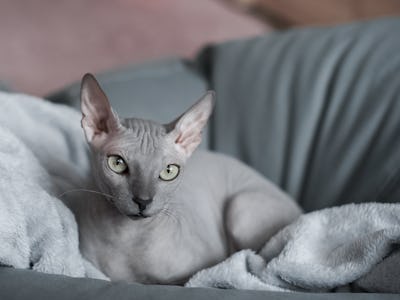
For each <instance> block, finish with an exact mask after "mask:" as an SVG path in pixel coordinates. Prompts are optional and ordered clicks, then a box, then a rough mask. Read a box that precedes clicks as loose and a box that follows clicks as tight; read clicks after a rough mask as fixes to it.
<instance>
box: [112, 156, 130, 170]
mask: <svg viewBox="0 0 400 300" xmlns="http://www.w3.org/2000/svg"><path fill="white" fill-rule="evenodd" d="M107 163H108V166H109V167H110V169H111V170H113V171H114V172H115V173H117V174H121V173H124V172H126V171H127V170H128V166H127V165H126V163H125V161H124V159H123V158H122V157H121V156H119V155H110V156H109V157H108V159H107Z"/></svg>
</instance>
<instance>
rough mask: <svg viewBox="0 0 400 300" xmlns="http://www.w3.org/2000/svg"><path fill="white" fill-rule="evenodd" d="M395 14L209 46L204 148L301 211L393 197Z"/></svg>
mask: <svg viewBox="0 0 400 300" xmlns="http://www.w3.org/2000/svg"><path fill="white" fill-rule="evenodd" d="M399 32H400V18H388V19H382V20H376V21H371V22H361V23H354V24H349V25H343V26H339V27H327V28H306V29H296V30H290V31H286V32H276V33H275V34H270V35H267V36H264V37H257V38H254V39H250V40H240V41H234V42H229V43H225V44H222V45H217V46H213V47H209V48H208V49H206V50H205V51H204V52H203V53H202V54H201V55H200V56H199V59H198V62H197V67H198V69H199V70H200V71H201V72H202V73H203V75H204V76H205V77H206V78H207V79H208V81H209V83H210V86H209V87H210V88H212V89H215V90H216V92H217V102H216V103H217V104H216V110H215V113H214V117H213V123H212V128H213V130H212V134H211V140H210V146H211V148H212V149H214V150H217V151H222V152H225V153H228V154H231V155H234V156H236V157H238V158H240V159H242V160H244V161H245V162H247V163H248V164H250V165H251V166H253V167H255V168H256V169H258V170H259V171H260V172H261V173H262V174H264V175H265V176H266V177H268V178H270V179H271V180H272V181H274V182H276V183H277V184H278V185H280V186H281V187H283V189H285V190H286V191H288V192H289V193H290V194H291V195H292V196H293V197H294V198H295V199H296V200H297V201H298V202H299V203H300V204H301V206H302V207H303V208H304V209H305V210H306V211H310V210H314V209H319V208H323V207H328V206H333V205H340V204H343V203H348V202H370V201H381V202H393V201H399V199H400V151H399V149H400V139H399V138H398V135H399V132H400V39H399V35H398V33H399Z"/></svg>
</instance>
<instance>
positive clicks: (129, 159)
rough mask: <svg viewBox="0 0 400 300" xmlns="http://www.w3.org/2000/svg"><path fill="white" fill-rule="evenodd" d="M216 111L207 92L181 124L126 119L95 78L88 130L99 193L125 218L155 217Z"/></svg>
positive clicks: (85, 120)
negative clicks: (117, 111) (111, 103)
mask: <svg viewBox="0 0 400 300" xmlns="http://www.w3.org/2000/svg"><path fill="white" fill-rule="evenodd" d="M213 105H214V93H213V92H207V93H206V94H205V95H204V96H203V97H202V98H201V99H200V100H198V101H197V102H196V103H195V104H194V105H193V106H192V107H190V108H189V109H188V110H187V111H186V112H185V113H183V114H182V115H181V116H180V117H178V118H177V119H176V120H175V121H173V122H171V123H169V124H166V125H161V124H158V123H156V122H153V121H148V120H141V119H135V118H130V119H120V118H119V117H118V116H117V114H116V113H115V112H114V111H113V109H112V108H111V106H110V103H109V101H108V99H107V96H106V95H105V93H104V92H103V90H102V89H101V88H100V86H99V84H98V82H97V81H96V79H95V78H94V76H93V75H91V74H86V75H85V76H84V77H83V79H82V85H81V110H82V121H81V124H82V128H83V131H84V133H85V137H86V140H87V142H88V144H89V146H90V149H91V151H92V167H93V172H94V175H95V180H96V183H97V186H98V188H99V189H100V190H101V192H103V193H104V194H107V195H110V197H108V199H109V200H110V201H111V202H112V203H113V204H114V205H115V207H116V208H117V209H118V210H119V211H120V212H121V213H122V214H124V215H127V216H129V217H131V218H132V219H137V218H144V217H151V216H154V215H156V214H157V213H159V212H160V211H162V210H163V209H164V208H165V207H166V206H167V205H168V203H169V202H170V201H171V200H173V197H174V192H175V190H176V189H177V187H178V185H179V183H180V182H181V180H182V178H183V173H184V172H183V171H184V169H185V163H186V161H187V159H188V158H189V157H190V156H191V155H192V153H193V151H194V150H195V149H196V148H197V146H198V145H199V144H200V142H201V132H202V129H203V128H204V126H205V125H206V123H207V120H208V118H209V117H210V114H211V112H212V109H213Z"/></svg>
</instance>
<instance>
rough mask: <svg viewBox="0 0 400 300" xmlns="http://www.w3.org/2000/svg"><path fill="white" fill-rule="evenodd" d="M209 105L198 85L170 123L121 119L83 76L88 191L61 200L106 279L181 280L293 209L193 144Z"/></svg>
mask: <svg viewBox="0 0 400 300" xmlns="http://www.w3.org/2000/svg"><path fill="white" fill-rule="evenodd" d="M213 105H214V93H213V92H207V93H206V94H205V95H204V96H203V97H202V98H201V99H200V100H198V101H197V102H196V103H195V104H194V105H193V106H192V107H190V108H189V109H188V110H187V111H186V112H185V113H184V114H182V115H181V116H180V117H178V118H177V119H176V120H175V121H173V122H171V123H169V124H167V125H161V124H158V123H156V122H153V121H147V120H141V119H136V118H129V119H120V118H119V117H118V116H117V114H116V113H115V112H114V111H113V109H112V108H111V106H110V103H109V101H108V99H107V96H106V95H105V93H104V92H103V91H102V89H101V88H100V86H99V84H98V83H97V81H96V79H95V78H94V77H93V75H91V74H86V75H85V76H84V77H83V79H82V86H81V110H82V122H81V124H82V128H83V131H84V134H85V137H86V140H87V142H88V144H89V146H90V150H91V157H92V172H93V176H94V182H95V185H96V190H97V191H98V192H99V193H100V195H97V196H96V194H94V196H93V197H87V198H85V199H84V200H80V201H75V202H74V203H73V205H71V206H70V207H71V208H72V210H73V211H74V213H75V216H76V219H77V221H78V224H79V232H80V248H81V251H82V253H83V255H84V256H85V257H86V258H87V259H88V260H90V261H91V262H92V263H93V264H94V265H95V266H96V267H98V268H99V269H100V270H101V271H103V272H104V273H105V274H106V275H107V276H109V277H110V279H111V280H116V281H119V280H122V281H128V282H141V283H159V284H183V283H184V282H185V281H186V280H187V279H188V278H189V277H190V276H191V275H193V274H194V273H195V272H197V271H199V270H201V269H203V268H206V267H210V266H212V265H214V264H216V263H218V262H220V261H222V260H224V259H225V258H227V257H228V256H229V255H230V254H231V253H232V252H234V251H237V250H240V249H244V248H250V249H254V250H259V249H260V248H261V246H262V245H263V244H264V243H265V242H266V241H267V240H268V239H269V238H270V237H271V236H272V235H274V234H275V233H276V232H277V231H279V229H281V228H282V227H284V226H285V225H287V224H289V223H291V222H292V221H293V220H295V219H296V218H297V217H298V216H299V215H300V213H301V211H300V209H299V208H298V206H297V205H296V203H295V202H294V201H292V200H291V199H290V197H289V196H288V195H287V194H285V193H284V192H283V191H281V190H280V189H279V188H278V187H277V186H275V185H274V184H273V183H271V182H269V181H267V180H266V179H265V178H264V177H262V176H261V175H260V174H258V173H257V172H256V171H255V170H253V169H251V168H250V167H248V166H246V165H245V164H244V163H241V162H239V161H238V160H236V159H234V158H231V157H228V156H225V155H222V154H217V153H212V152H208V151H200V150H197V151H195V149H196V147H197V146H198V145H199V143H200V142H201V132H202V129H203V128H204V126H205V125H206V123H207V120H208V118H209V116H210V114H211V112H212V109H213Z"/></svg>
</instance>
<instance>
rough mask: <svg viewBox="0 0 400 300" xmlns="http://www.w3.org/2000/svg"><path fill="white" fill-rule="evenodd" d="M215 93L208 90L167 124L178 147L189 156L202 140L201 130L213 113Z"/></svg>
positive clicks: (170, 134)
mask: <svg viewBox="0 0 400 300" xmlns="http://www.w3.org/2000/svg"><path fill="white" fill-rule="evenodd" d="M214 103H215V93H214V92H213V91H209V92H207V93H206V94H205V95H204V96H202V97H201V98H200V99H199V100H198V101H197V102H196V103H195V104H194V105H193V106H192V107H190V108H189V109H188V110H187V111H186V112H185V113H184V114H182V115H181V116H180V117H179V118H178V119H176V120H175V121H174V122H172V123H170V124H168V125H166V128H167V130H168V131H169V132H170V133H169V136H170V137H171V138H172V140H173V142H174V144H175V146H176V148H177V149H178V150H179V151H180V152H181V153H182V154H184V156H185V157H189V156H190V155H191V154H192V153H193V151H194V150H195V149H196V148H197V146H198V145H199V144H200V142H201V132H202V130H203V128H204V127H205V125H206V124H207V121H208V119H209V117H210V115H211V113H212V110H213V107H214Z"/></svg>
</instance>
